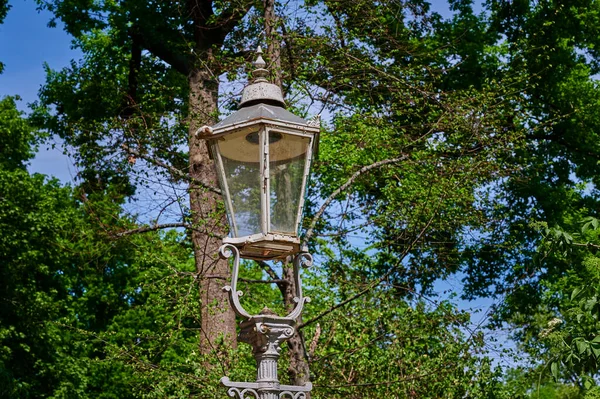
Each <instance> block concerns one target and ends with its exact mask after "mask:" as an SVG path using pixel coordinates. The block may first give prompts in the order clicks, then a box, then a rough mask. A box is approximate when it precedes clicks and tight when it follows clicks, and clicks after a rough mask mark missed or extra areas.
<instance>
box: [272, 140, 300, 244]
mask: <svg viewBox="0 0 600 399" xmlns="http://www.w3.org/2000/svg"><path fill="white" fill-rule="evenodd" d="M309 145H310V138H308V137H303V136H296V135H291V134H283V135H282V134H281V133H278V132H274V131H270V132H269V182H270V184H269V185H270V192H269V202H270V214H271V218H270V219H271V220H270V228H269V231H272V232H275V233H284V234H291V235H297V234H298V215H299V209H298V207H299V206H300V200H301V198H302V195H303V183H304V182H303V180H304V171H305V167H306V160H307V153H308V146H309Z"/></svg>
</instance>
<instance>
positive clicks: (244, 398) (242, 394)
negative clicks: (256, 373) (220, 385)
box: [227, 388, 295, 399]
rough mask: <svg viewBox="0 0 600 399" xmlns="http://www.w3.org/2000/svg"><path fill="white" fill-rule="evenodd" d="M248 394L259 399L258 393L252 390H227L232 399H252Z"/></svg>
mask: <svg viewBox="0 0 600 399" xmlns="http://www.w3.org/2000/svg"><path fill="white" fill-rule="evenodd" d="M248 394H252V395H253V398H254V399H259V397H258V392H256V391H255V390H254V389H252V388H245V389H240V388H229V389H228V390H227V395H229V397H231V398H235V397H237V398H238V399H252V398H251V397H250V396H248ZM294 399H295V398H294Z"/></svg>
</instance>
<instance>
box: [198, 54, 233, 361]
mask: <svg viewBox="0 0 600 399" xmlns="http://www.w3.org/2000/svg"><path fill="white" fill-rule="evenodd" d="M201 58H202V59H203V60H204V62H205V64H204V65H208V66H207V67H202V68H193V69H192V71H191V72H190V74H189V76H188V82H189V87H190V94H189V109H190V113H189V148H190V149H189V157H190V158H189V161H190V175H191V177H192V178H194V179H197V180H199V181H202V182H204V183H206V184H208V185H211V186H213V187H216V186H217V184H218V183H217V174H216V170H215V168H214V163H213V161H212V160H211V159H210V157H209V152H208V145H207V144H208V143H207V142H206V140H204V139H201V138H198V137H196V135H195V133H196V131H197V130H198V129H199V128H200V127H201V126H203V125H209V126H212V125H214V124H215V122H216V115H217V98H218V88H219V84H218V80H217V79H218V74H217V73H214V71H212V70H211V69H210V65H211V61H212V60H213V59H214V54H213V52H212V50H206V51H205V52H204V53H203V54H202V57H201ZM220 202H221V198H220V197H219V196H218V195H217V194H215V193H212V192H210V191H208V190H206V189H204V188H202V187H200V186H198V185H194V184H191V185H190V211H191V218H192V226H193V230H192V245H193V249H194V258H195V262H196V270H197V272H198V282H199V289H200V297H201V305H200V306H201V327H202V331H201V337H200V353H202V354H203V355H208V354H215V355H217V356H218V355H219V354H222V353H225V352H226V351H227V349H229V348H232V347H235V346H236V344H237V340H236V334H235V332H236V331H235V314H234V313H233V310H232V309H231V307H230V306H229V299H228V297H227V295H226V293H224V292H223V291H222V287H223V286H224V285H225V284H226V281H228V279H229V275H230V270H229V263H228V262H227V261H226V260H222V259H220V258H219V254H218V251H219V247H220V246H221V237H223V236H225V235H226V233H227V222H226V218H225V214H224V212H223V208H222V206H220ZM221 360H222V359H221Z"/></svg>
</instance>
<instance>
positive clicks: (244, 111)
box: [210, 55, 320, 260]
mask: <svg viewBox="0 0 600 399" xmlns="http://www.w3.org/2000/svg"><path fill="white" fill-rule="evenodd" d="M261 62H262V64H261ZM254 65H255V66H258V67H259V69H257V70H255V71H254V76H255V77H257V76H258V78H257V79H255V80H254V82H253V83H252V84H250V85H249V86H247V87H246V88H245V89H244V93H243V95H242V101H241V103H240V109H239V110H238V111H237V112H235V113H233V114H232V115H230V116H229V117H228V118H226V119H224V120H223V121H221V122H220V123H218V124H217V125H215V126H213V128H212V135H211V137H210V146H211V152H212V155H213V158H214V160H215V163H216V167H217V172H218V175H219V183H220V186H221V191H222V194H223V199H224V201H225V206H226V209H227V216H228V220H229V227H230V237H227V238H225V239H224V240H223V242H224V243H230V244H233V245H235V246H236V247H237V248H238V249H239V250H240V254H241V256H242V257H245V258H250V259H264V260H268V259H278V258H284V257H286V256H288V255H293V254H295V253H298V252H300V238H299V235H298V232H299V226H300V221H301V217H302V208H303V205H304V195H305V190H306V183H307V178H308V174H309V170H310V164H311V159H312V154H313V147H314V146H315V141H316V137H317V135H318V133H319V130H320V129H319V126H318V125H319V123H318V120H317V121H311V122H309V121H306V120H304V119H302V118H300V117H298V116H296V115H294V114H292V113H291V112H289V111H287V110H286V109H285V108H284V102H283V96H282V95H281V90H280V88H279V87H278V86H276V85H274V84H271V83H268V82H267V81H266V79H264V75H265V73H264V71H266V70H264V69H263V68H261V67H262V66H264V61H262V58H261V57H260V55H259V59H258V60H257V62H255V64H254Z"/></svg>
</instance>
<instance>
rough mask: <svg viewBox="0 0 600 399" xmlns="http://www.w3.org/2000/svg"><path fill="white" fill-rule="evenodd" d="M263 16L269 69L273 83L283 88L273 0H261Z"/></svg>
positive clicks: (279, 46)
mask: <svg viewBox="0 0 600 399" xmlns="http://www.w3.org/2000/svg"><path fill="white" fill-rule="evenodd" d="M263 6H264V17H265V37H266V39H267V54H268V59H269V66H268V68H269V70H270V71H271V73H272V74H273V83H274V84H276V85H277V86H279V87H281V88H282V90H283V86H282V83H283V79H282V71H281V45H280V43H279V41H280V38H279V35H278V34H277V29H276V28H277V22H278V21H277V15H276V14H275V1H274V0H263Z"/></svg>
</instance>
